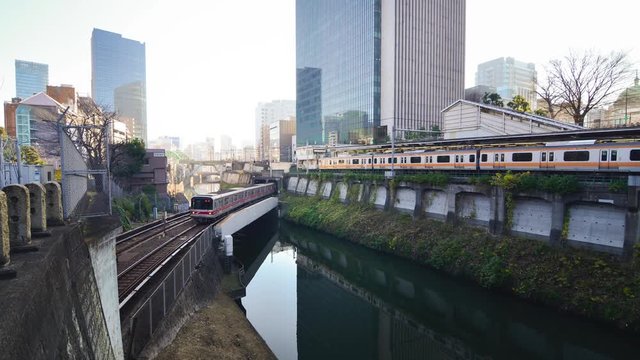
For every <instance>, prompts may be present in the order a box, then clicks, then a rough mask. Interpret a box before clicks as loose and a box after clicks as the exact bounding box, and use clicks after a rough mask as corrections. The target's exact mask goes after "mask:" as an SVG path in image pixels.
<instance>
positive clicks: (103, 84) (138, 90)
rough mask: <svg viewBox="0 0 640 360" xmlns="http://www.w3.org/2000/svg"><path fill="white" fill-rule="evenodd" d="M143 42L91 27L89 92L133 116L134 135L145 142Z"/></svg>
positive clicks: (103, 102) (130, 116)
mask: <svg viewBox="0 0 640 360" xmlns="http://www.w3.org/2000/svg"><path fill="white" fill-rule="evenodd" d="M145 54H146V51H145V44H144V43H141V42H138V41H135V40H130V39H126V38H123V37H122V35H120V34H116V33H113V32H109V31H105V30H100V29H93V33H92V35H91V96H92V97H93V99H94V101H95V102H96V103H97V104H98V105H100V106H105V107H107V108H109V109H110V110H115V111H116V112H117V113H118V115H119V116H122V117H126V118H131V119H133V124H134V126H133V129H131V131H132V134H133V136H134V137H136V138H139V139H142V140H144V141H145V143H146V142H147V90H146V88H147V85H146V84H147V73H146V55H145Z"/></svg>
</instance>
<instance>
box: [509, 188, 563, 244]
mask: <svg viewBox="0 0 640 360" xmlns="http://www.w3.org/2000/svg"><path fill="white" fill-rule="evenodd" d="M552 211H553V208H552V206H551V203H550V202H548V201H545V200H542V199H536V198H526V197H517V198H515V199H514V209H513V219H512V225H511V230H512V231H513V232H514V233H517V234H520V235H522V236H525V237H532V238H541V239H547V238H548V237H549V234H550V230H551V220H552V217H551V214H552Z"/></svg>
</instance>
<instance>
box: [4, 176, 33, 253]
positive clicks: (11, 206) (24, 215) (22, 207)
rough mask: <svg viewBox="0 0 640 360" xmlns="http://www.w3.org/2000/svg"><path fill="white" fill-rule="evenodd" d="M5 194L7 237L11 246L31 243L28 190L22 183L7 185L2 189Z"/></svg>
mask: <svg viewBox="0 0 640 360" xmlns="http://www.w3.org/2000/svg"><path fill="white" fill-rule="evenodd" d="M2 190H3V191H4V192H5V194H7V210H8V211H7V214H9V238H10V239H11V247H14V246H15V247H20V246H26V245H29V244H31V213H30V211H29V207H30V206H29V204H30V201H29V190H27V188H26V186H24V185H17V184H16V185H9V186H5V187H4V188H3V189H2Z"/></svg>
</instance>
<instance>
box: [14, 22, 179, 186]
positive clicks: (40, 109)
mask: <svg viewBox="0 0 640 360" xmlns="http://www.w3.org/2000/svg"><path fill="white" fill-rule="evenodd" d="M15 80H16V81H15V83H16V95H15V97H13V98H11V100H9V101H5V102H4V119H5V123H4V127H5V131H6V134H7V136H9V138H10V139H15V142H16V143H17V144H18V145H20V146H23V145H29V146H33V147H34V148H35V149H36V150H37V152H38V154H39V155H40V156H41V158H42V159H43V160H44V161H45V162H46V163H47V164H51V165H53V166H54V168H56V169H59V168H60V166H61V163H60V152H61V150H60V143H59V134H58V129H57V126H58V123H61V124H63V125H73V124H72V123H71V121H74V120H73V119H79V118H83V117H87V116H90V115H88V114H85V113H84V112H83V110H82V108H83V107H82V106H81V105H82V104H95V105H97V106H98V107H99V108H100V109H101V110H102V111H104V112H115V113H116V115H117V117H116V118H115V119H112V121H111V122H110V125H109V130H110V133H109V135H110V141H111V142H112V143H120V142H125V141H129V140H131V139H133V138H138V139H141V140H143V141H145V143H146V140H147V103H146V54H145V44H144V43H141V42H138V41H135V40H130V39H126V38H123V37H122V35H120V34H116V33H113V32H109V31H105V30H100V29H93V33H92V37H91V97H86V96H79V95H78V94H77V92H76V89H75V87H74V86H73V85H67V84H63V85H60V86H52V85H50V84H49V65H48V64H42V63H38V62H33V61H26V60H18V59H16V60H15ZM175 145H176V147H179V141H178V143H177V144H175ZM149 154H153V155H152V156H151V155H149ZM149 154H148V156H147V158H153V161H151V162H150V163H152V164H155V165H153V169H154V170H153V171H151V172H149V171H147V175H144V176H143V178H144V179H145V180H140V181H141V184H142V183H144V184H151V185H154V186H156V187H157V188H158V190H159V191H162V192H163V193H166V174H165V175H164V176H162V175H161V174H160V173H161V172H162V171H165V172H166V158H165V159H164V164H165V165H164V168H162V164H161V163H163V161H162V160H159V159H157V158H158V157H159V154H162V156H164V152H160V151H155V152H152V153H149ZM162 169H164V170H162ZM151 173H153V176H151V177H150V176H149V174H151ZM134 178H135V177H134ZM149 179H152V180H149ZM163 184H164V185H163Z"/></svg>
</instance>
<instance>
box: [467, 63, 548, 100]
mask: <svg viewBox="0 0 640 360" xmlns="http://www.w3.org/2000/svg"><path fill="white" fill-rule="evenodd" d="M536 76H537V74H536V65H535V64H533V63H525V62H522V61H518V60H516V59H514V58H512V57H507V58H504V57H502V58H498V59H495V60H491V61H487V62H484V63H482V64H480V65H478V71H477V72H476V85H485V86H491V87H494V88H495V89H496V91H497V93H498V95H500V97H502V100H503V102H504V104H505V105H506V104H507V102H509V101H511V99H513V97H514V96H516V95H520V96H522V97H523V98H525V100H527V102H529V105H531V108H532V109H534V110H535V108H536V104H537V103H536V97H537V96H536V81H537V80H536Z"/></svg>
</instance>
